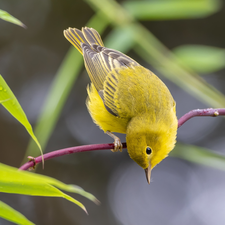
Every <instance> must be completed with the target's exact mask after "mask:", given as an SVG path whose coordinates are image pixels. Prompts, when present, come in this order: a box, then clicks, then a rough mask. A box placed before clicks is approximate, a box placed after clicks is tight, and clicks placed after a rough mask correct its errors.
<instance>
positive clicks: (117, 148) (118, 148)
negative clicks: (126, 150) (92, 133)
mask: <svg viewBox="0 0 225 225" xmlns="http://www.w3.org/2000/svg"><path fill="white" fill-rule="evenodd" d="M106 133H107V134H108V135H109V136H110V137H111V138H113V139H114V149H111V151H112V152H118V151H120V152H122V149H123V145H122V143H121V141H120V139H119V138H118V137H117V136H116V135H114V134H113V133H111V132H110V131H106Z"/></svg>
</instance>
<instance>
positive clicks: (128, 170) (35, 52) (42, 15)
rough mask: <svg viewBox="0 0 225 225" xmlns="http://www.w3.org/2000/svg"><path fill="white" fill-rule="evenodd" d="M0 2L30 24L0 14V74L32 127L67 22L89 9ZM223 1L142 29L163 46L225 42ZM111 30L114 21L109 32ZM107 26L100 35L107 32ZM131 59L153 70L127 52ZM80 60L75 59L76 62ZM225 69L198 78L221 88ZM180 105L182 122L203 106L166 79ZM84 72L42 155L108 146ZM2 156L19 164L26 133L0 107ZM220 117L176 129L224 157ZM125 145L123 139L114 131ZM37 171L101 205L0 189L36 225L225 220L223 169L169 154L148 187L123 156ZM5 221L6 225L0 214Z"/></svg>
mask: <svg viewBox="0 0 225 225" xmlns="http://www.w3.org/2000/svg"><path fill="white" fill-rule="evenodd" d="M0 8H1V9H3V10H6V11H8V12H9V13H10V14H12V15H13V16H15V17H16V18H18V19H20V20H21V21H22V22H23V23H24V24H26V26H27V29H23V28H21V27H18V26H16V25H13V24H10V23H7V22H5V21H1V20H0V29H1V32H0V74H1V75H2V76H3V77H4V79H5V80H6V81H7V83H8V85H9V86H10V88H11V89H12V90H13V92H14V94H15V95H16V96H17V98H18V100H19V102H20V104H21V106H22V107H23V109H24V111H25V112H26V115H27V117H28V119H29V121H30V122H31V123H32V125H33V126H35V122H36V120H37V117H38V115H39V113H40V110H41V107H42V105H43V103H44V101H45V98H46V95H47V93H48V91H49V88H50V85H51V82H52V81H53V79H54V76H55V74H56V72H57V69H58V68H59V65H60V63H61V61H62V60H63V58H64V56H65V54H66V52H67V51H68V49H69V47H70V44H69V42H68V41H67V40H66V39H65V38H64V36H63V30H64V29H66V28H68V27H77V28H81V27H82V26H85V24H86V23H87V21H88V20H89V19H90V17H91V16H92V15H93V14H94V11H93V10H92V9H91V8H90V7H89V5H88V4H86V3H85V2H84V1H81V0H73V1H72V0H64V1H62V0H54V1H50V0H39V1H37V0H30V1H26V0H19V1H18V0H11V1H8V0H0ZM224 22H225V7H224V6H223V7H222V9H221V10H220V11H219V12H218V13H216V14H214V15H212V16H209V17H208V18H204V19H191V20H176V21H154V22H153V21H151V22H143V25H144V26H145V27H147V28H149V30H151V32H152V33H153V34H154V35H155V36H156V37H157V38H158V39H159V40H160V41H162V42H163V43H164V44H165V45H166V46H167V47H168V48H169V49H172V48H174V47H177V46H179V45H182V44H204V45H211V46H216V47H221V48H225V41H224V40H225V29H224V28H225V27H224V24H225V23H224ZM109 31H110V27H109V28H108V30H107V32H109ZM107 32H105V33H104V35H103V40H104V36H106V35H107ZM128 54H129V56H131V57H133V58H134V59H136V60H137V61H138V62H139V63H140V64H143V65H144V66H146V67H148V68H149V69H151V70H152V71H153V72H155V73H156V74H157V75H159V76H160V74H158V73H157V72H156V71H155V70H154V68H151V67H150V66H149V65H147V64H145V63H144V62H142V60H140V58H139V57H138V56H137V55H136V54H135V53H134V52H133V51H130V52H129V53H128ZM74 62H76V59H74ZM224 72H225V71H224V70H221V71H219V72H217V73H216V74H209V75H206V76H204V78H205V79H206V80H207V81H208V82H209V83H210V84H212V85H213V86H214V87H216V88H218V89H219V90H220V91H221V92H222V93H224V94H225V88H224V87H225V76H224ZM160 78H161V79H162V80H163V81H164V82H165V83H166V85H167V86H168V87H169V89H170V91H171V93H172V95H173V96H174V99H175V101H176V102H177V115H178V118H179V117H181V116H182V115H183V114H184V113H186V112H188V111H190V110H192V109H196V108H205V107H206V106H205V105H204V104H203V103H201V102H200V101H198V100H196V99H195V98H194V97H192V96H190V95H189V94H187V93H186V92H184V91H183V90H182V89H180V88H179V87H177V86H176V85H174V84H172V83H171V82H169V81H168V80H166V79H165V78H163V77H161V76H160ZM88 83H89V78H88V76H87V73H86V71H85V70H83V72H81V74H80V76H79V78H78V79H77V81H76V83H75V84H74V87H73V90H72V92H71V93H70V95H69V98H68V100H67V102H66V104H65V107H64V109H63V111H62V114H61V116H60V119H59V121H58V123H57V126H56V127H55V129H54V132H53V134H52V136H51V138H50V141H49V142H48V145H47V151H53V150H57V149H61V148H65V147H71V146H76V145H83V144H91V143H109V142H112V140H111V138H109V137H108V136H107V135H105V134H104V133H103V131H101V130H100V129H99V128H98V127H97V126H96V125H95V124H94V123H93V122H92V120H91V118H90V116H89V114H88V111H87V109H86V106H85V100H86V96H87V93H86V86H87V84H88ZM0 128H1V141H0V162H1V163H5V164H7V165H11V166H14V167H19V166H20V163H21V161H22V159H23V156H24V153H25V151H26V148H27V144H28V141H29V135H28V134H27V132H26V130H25V129H24V128H23V127H22V125H21V124H19V123H18V122H17V121H16V120H15V119H14V118H12V116H11V115H9V114H8V112H7V111H6V110H5V109H4V108H3V107H1V108H0ZM224 129H225V120H224V118H222V117H218V118H211V117H208V118H194V119H192V120H190V121H188V122H187V123H186V124H184V125H183V126H182V127H181V128H179V130H178V141H180V142H182V143H187V144H194V145H197V146H202V147H207V148H209V149H212V150H214V151H217V152H221V153H225V133H224ZM120 137H121V139H122V140H123V141H125V136H123V135H121V136H120ZM37 172H38V173H41V174H45V175H48V176H51V177H54V178H56V179H58V180H60V181H62V182H65V183H69V184H72V183H73V184H77V185H79V186H81V187H82V188H84V189H85V190H86V191H88V192H90V193H92V194H94V195H95V196H96V197H97V198H98V199H99V200H100V202H101V205H100V206H96V205H95V204H94V203H92V202H90V201H89V200H87V199H85V198H83V197H80V196H76V195H72V196H73V197H75V198H77V199H78V200H80V201H81V202H82V203H84V205H85V206H86V208H87V210H88V212H89V216H87V215H85V213H84V212H83V211H82V210H81V209H80V208H78V207H77V206H76V205H74V204H72V203H71V202H68V201H66V200H64V199H60V198H44V197H30V196H20V195H12V194H2V193H0V199H1V200H2V201H4V202H5V203H7V204H9V205H10V206H12V207H13V208H15V209H16V210H18V211H20V212H21V213H23V214H24V215H25V216H26V217H27V218H28V219H29V220H31V221H33V222H34V223H35V224H41V225H47V224H48V225H49V224H56V225H58V224H68V225H70V224H79V225H86V224H92V225H105V224H118V225H121V224H123V225H137V224H141V225H142V224H151V225H164V224H167V225H180V224H182V225H188V224H194V225H212V224H213V225H223V224H224V223H225V173H224V172H223V171H219V170H216V169H212V168H208V167H205V166H201V165H197V164H192V163H190V162H187V161H184V160H181V159H177V158H172V157H168V158H167V159H165V160H163V162H161V163H160V164H159V165H158V166H157V167H156V168H155V169H154V170H153V172H152V181H151V185H150V186H149V185H148V184H147V182H146V178H145V174H144V171H143V170H142V169H141V168H140V167H139V166H137V165H136V164H135V163H134V162H133V161H132V160H131V159H130V158H129V156H128V154H127V152H126V150H124V151H123V152H122V153H119V152H118V153H112V152H111V151H94V152H88V153H79V154H78V153H77V154H73V155H69V156H64V157H60V158H55V159H52V160H49V161H47V162H46V163H45V169H44V170H42V169H41V167H39V168H38V170H37ZM0 224H1V225H8V224H11V223H10V222H8V221H5V220H3V219H1V218H0Z"/></svg>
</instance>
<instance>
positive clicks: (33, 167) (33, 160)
mask: <svg viewBox="0 0 225 225" xmlns="http://www.w3.org/2000/svg"><path fill="white" fill-rule="evenodd" d="M27 158H28V160H29V162H33V166H32V167H30V168H29V170H34V169H35V166H36V164H37V162H36V160H35V158H34V157H33V156H27Z"/></svg>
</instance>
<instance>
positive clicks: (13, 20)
mask: <svg viewBox="0 0 225 225" xmlns="http://www.w3.org/2000/svg"><path fill="white" fill-rule="evenodd" d="M0 19H2V20H5V21H8V22H10V23H14V24H16V25H19V26H21V27H23V28H26V26H25V25H24V24H23V23H22V22H21V21H19V20H18V19H16V18H15V17H13V16H12V15H10V14H9V13H7V12H6V11H3V10H1V9H0Z"/></svg>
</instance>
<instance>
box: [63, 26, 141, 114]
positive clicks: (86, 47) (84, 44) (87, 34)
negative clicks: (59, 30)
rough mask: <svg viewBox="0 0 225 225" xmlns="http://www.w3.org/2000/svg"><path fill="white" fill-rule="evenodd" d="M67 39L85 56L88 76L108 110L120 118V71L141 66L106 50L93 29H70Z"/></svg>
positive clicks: (66, 35) (110, 50)
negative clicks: (117, 98) (117, 101)
mask: <svg viewBox="0 0 225 225" xmlns="http://www.w3.org/2000/svg"><path fill="white" fill-rule="evenodd" d="M64 35H65V37H66V38H67V39H68V41H70V42H71V43H72V44H73V45H74V46H75V47H76V48H77V49H78V51H79V52H80V53H81V54H83V56H84V62H85V67H86V70H87V72H88V75H89V77H90V79H91V81H92V83H93V84H94V86H95V88H96V89H97V91H98V93H99V95H100V97H101V98H102V100H103V102H104V105H105V107H106V109H107V110H108V111H109V112H110V113H111V114H113V115H115V116H118V113H117V110H116V108H117V107H116V104H115V99H114V97H115V92H116V90H117V83H118V79H119V76H120V74H119V71H120V69H122V68H124V67H129V66H130V65H131V64H132V65H134V66H135V65H139V64H138V63H137V62H136V61H134V60H133V59H131V58H130V57H128V56H126V55H125V54H123V53H121V52H119V51H116V50H113V49H109V48H105V47H104V45H103V42H102V39H101V37H100V35H99V33H98V32H97V31H96V30H95V29H93V28H88V27H85V28H82V31H80V30H78V29H76V28H68V29H67V30H65V31H64Z"/></svg>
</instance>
